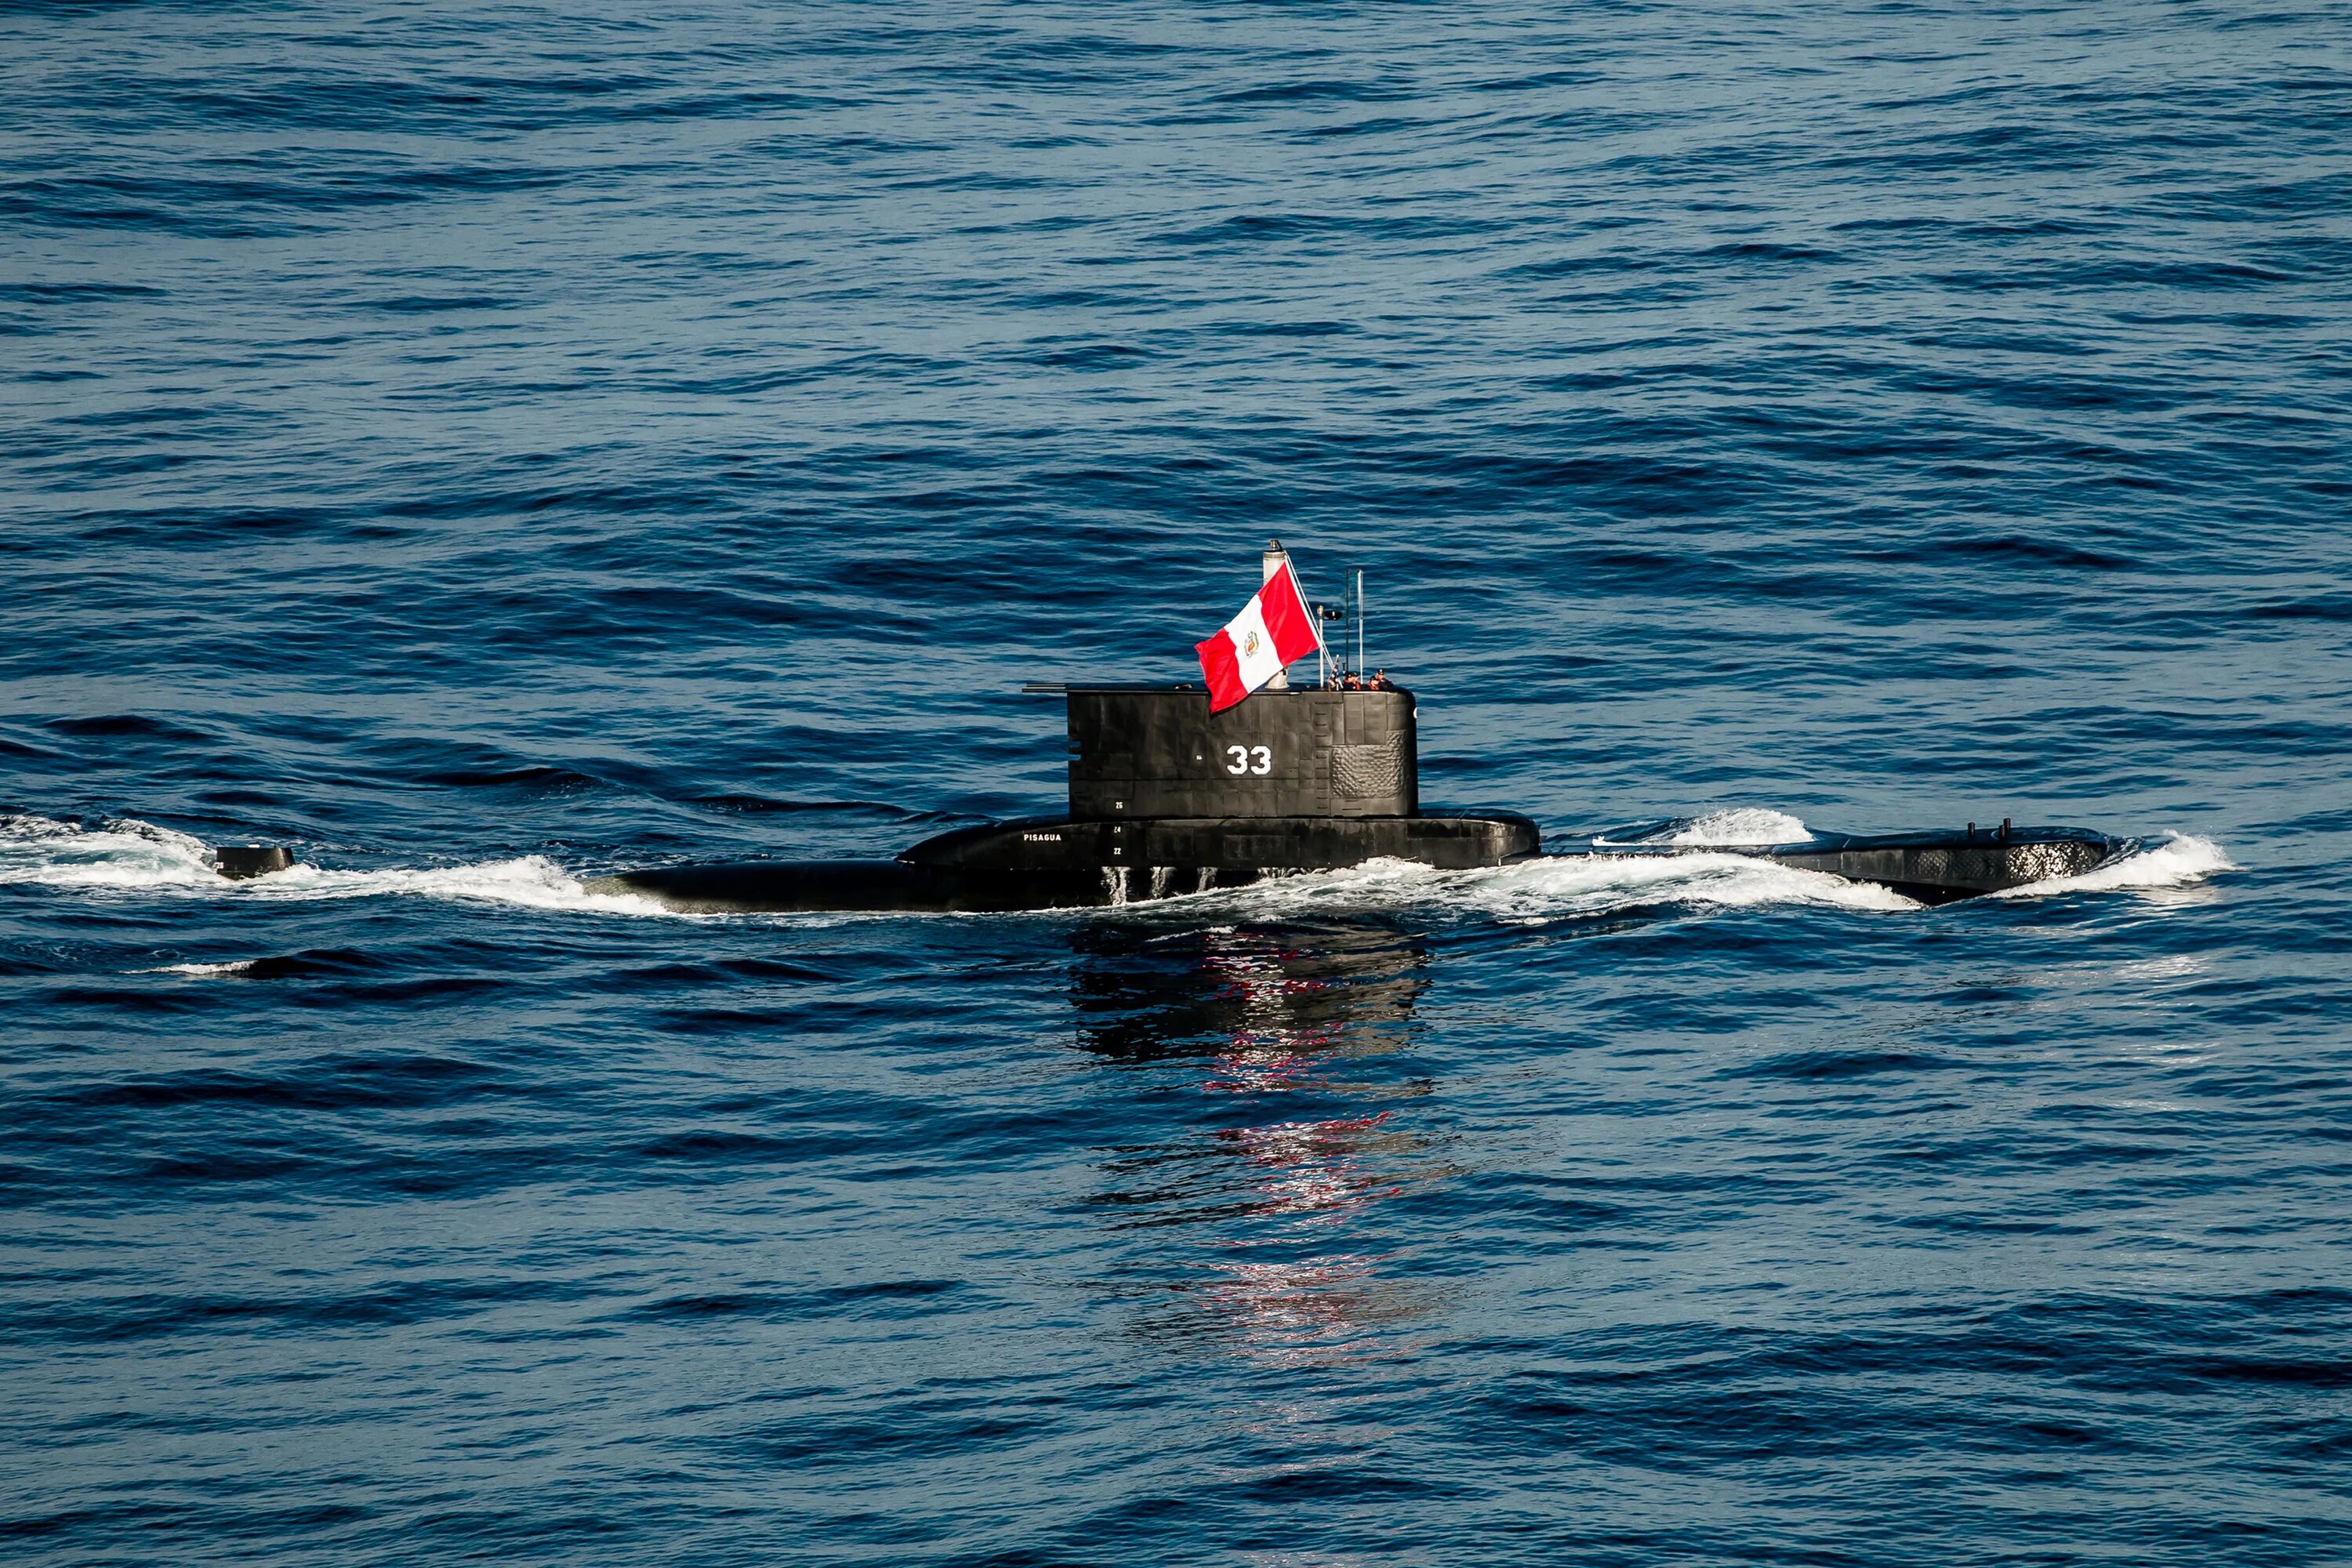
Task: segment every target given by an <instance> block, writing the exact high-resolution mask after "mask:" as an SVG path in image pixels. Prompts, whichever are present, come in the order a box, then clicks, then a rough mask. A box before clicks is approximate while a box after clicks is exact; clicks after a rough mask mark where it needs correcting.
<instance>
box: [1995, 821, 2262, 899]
mask: <svg viewBox="0 0 2352 1568" xmlns="http://www.w3.org/2000/svg"><path fill="white" fill-rule="evenodd" d="M2237 868H2238V864H2237V862H2236V861H2234V860H2232V859H2231V858H2230V857H2229V856H2228V855H2227V854H2226V853H2225V852H2224V851H2223V850H2222V848H2221V846H2220V845H2219V844H2216V843H2214V842H2213V841H2212V840H2211V839H2210V838H2200V837H2198V836H2197V835H2195V834H2192V833H2173V834H2168V835H2167V836H2166V837H2165V839H2164V842H2162V843H2160V844H2151V845H2149V846H2148V847H2146V848H2144V849H2139V850H2137V851H2135V852H2133V853H2132V854H2129V855H2126V856H2123V857H2121V858H2117V859H2114V860H2110V861H2108V862H2107V863H2106V864H2105V865H2104V866H2095V867H2093V868H2091V869H2090V870H2087V871H2085V872H2084V873H2083V874H2082V875H2081V876H2079V877H2053V878H2051V879H2049V880H2048V881H2046V882H2029V883H2027V884H2026V885H2025V886H2024V887H2022V888H2011V889H2008V890H2007V891H2005V892H2000V893H1996V894H1994V895H1993V896H1994V897H1995V898H1999V899H2041V898H2048V897H2050V896H2051V895H2053V894H2055V893H2114V892H2121V891H2124V890H2126V889H2134V888H2185V887H2188V886H2189V885H2191V884H2192V883H2197V882H2202V881H2204V880H2205V879H2207V878H2209V877H2212V876H2215V875H2217V874H2219V873H2221V872H2223V871H2234V870H2236V869H2237Z"/></svg>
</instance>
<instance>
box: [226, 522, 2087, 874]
mask: <svg viewBox="0 0 2352 1568" xmlns="http://www.w3.org/2000/svg"><path fill="white" fill-rule="evenodd" d="M1262 576H1263V582H1262V585H1261V587H1260V588H1259V590H1258V592H1257V594H1256V595H1254V596H1253V597H1252V598H1251V600H1250V602H1249V604H1248V605H1246V606H1245V607H1244V609H1243V611H1242V613H1241V614H1240V615H1238V616H1234V619H1233V620H1232V621H1231V622H1229V623H1228V624H1227V625H1226V626H1225V627H1224V628H1223V630H1221V631H1219V632H1218V633H1217V634H1216V635H1215V636H1213V637H1209V638H1206V639H1204V640H1203V641H1202V642H1201V643H1200V644H1198V645H1197V648H1196V651H1197V652H1198V653H1199V654H1200V656H1201V668H1202V683H1201V684H1200V685H1197V686H1194V685H1180V686H1066V687H1063V686H1033V687H1031V688H1030V689H1031V690H1033V691H1045V692H1059V693H1060V694H1061V695H1062V696H1063V698H1064V700H1065V702H1066V710H1067V719H1068V727H1069V805H1068V809H1067V810H1066V812H1064V813H1063V814H1061V815H1059V816H1033V817H1023V818H1019V819H1017V820H1014V821H1011V822H999V823H987V824H983V825H982V826H973V827H961V828H958V829H956V830H954V831H953V832H950V833H944V834H941V835H940V836H939V837H936V838H929V839H926V840H924V841H923V842H922V843H920V844H918V845H915V846H914V847H911V848H909V849H907V850H905V851H904V852H902V853H901V854H899V855H898V857H897V858H895V859H891V860H879V861H816V862H801V863H791V862H780V861H772V860H750V861H738V862H732V863H727V864H717V865H698V866H665V867H657V868H649V869H646V870H638V871H624V872H621V873H619V874H617V875H615V876H610V877H602V878H598V879H594V880H592V881H591V882H589V883H588V888H589V890H590V891H592V892H603V893H630V894H635V895H637V896H639V897H642V898H647V899H652V900H656V901H658V902H660V903H662V904H665V905H667V906H668V907H670V908H672V909H676V910H683V911H696V912H703V911H708V912H755V911H808V912H814V911H824V910H974V911H983V910H1044V909H1072V908H1087V907H1099V906H1105V905H1122V904H1132V903H1139V902H1143V901H1145V900H1152V899H1160V898H1167V897H1170V896H1172V895H1175V894H1180V893H1192V892H1202V891H1206V890H1208V889H1213V888H1233V887H1241V886H1244V885H1246V884H1249V883H1252V882H1255V881H1259V880H1261V879H1265V878H1269V877H1279V876H1286V875H1290V874H1294V873H1297V872H1303V871H1329V870H1339V869H1342V868H1347V867H1350V866H1359V865H1361V864H1363V863H1364V862H1366V861H1368V860H1374V859H1381V858H1390V859H1398V860H1408V861H1417V862H1419V863H1420V864H1422V865H1424V866H1431V867H1435V868H1441V869H1447V870H1453V869H1468V868H1475V867H1483V866H1502V865H1508V864H1511V863H1513V862H1515V861H1520V860H1526V859H1529V858H1535V857H1537V856H1541V855H1550V856H1577V857H1602V856H1613V857H1635V856H1638V857H1652V856H1669V855H1693V854H1709V855H1747V856H1753V857H1756V858H1761V859H1767V860H1772V861H1776V862H1778V863H1780V864H1781V865H1784V866H1794V867H1797V868H1801V869H1804V870H1808V871H1825V872H1828V873H1829V874H1830V875H1832V876H1835V877H1843V878H1845V879H1848V880H1852V881H1862V882H1877V883H1881V884H1883V885H1885V886H1886V887H1888V888H1891V889H1894V890H1895V891H1896V892H1898V893H1901V894H1903V895H1905V896H1906V897H1908V898H1911V899H1915V900H1918V901H1920V902H1922V903H1929V904H1938V903H1946V902H1949V901H1950V900H1955V899H1965V898H1969V897H1971V896H1974V895H1977V894H1980V893H1992V892H1999V891H2001V890H2002V889H2009V888H2017V887H2022V886H2024V885H2025V884H2027V883H2030V882H2040V881H2045V880H2048V879H2052V878H2056V877H2070V876H2076V875H2079V874H2081V873H2082V872H2084V871H2087V870H2090V869H2091V868H2094V867H2095V866H2097V865H2099V864H2101V863H2102V862H2104V861H2105V860H2108V859H2110V858H2115V857H2116V856H2117V855H2119V854H2121V853H2124V852H2125V851H2126V847H2127V846H2126V844H2125V843H2124V842H2121V841H2117V840H2115V839H2111V838H2109V837H2105V835H2102V834H2098V833H2091V832H2085V831H2083V830H2081V829H2077V828H2066V827H2015V826H2011V824H2010V823H2008V822H2003V823H2001V825H2000V826H1999V827H1997V828H1986V829H1981V830H1980V829H1979V828H1978V827H1977V826H1975V825H1974V824H1970V825H1969V826H1968V827H1966V828H1965V829H1954V830H1950V831H1943V832H1926V833H1898V834H1888V835H1884V836H1879V837H1852V836H1846V835H1837V834H1814V835H1811V836H1810V837H1805V838H1802V839H1799V840H1795V841H1793V842H1790V843H1785V844H1738V845H1730V844H1707V845H1699V844H1691V843H1684V842H1678V841H1677V832H1676V830H1677V829H1679V828H1681V827H1683V826H1685V825H1684V824H1682V823H1679V822H1675V823H1666V824H1660V825H1654V826H1651V827H1649V828H1647V829H1637V830H1632V831H1626V830H1619V831H1620V832H1621V833H1622V834H1623V836H1622V837H1618V836H1615V835H1599V836H1594V837H1586V838H1579V839H1571V840H1569V841H1567V842H1565V843H1561V844H1556V845H1555V846H1554V847H1551V848H1550V849H1546V848H1544V847H1543V845H1542V832H1541V830H1540V829H1539V828H1538V826H1536V824H1535V822H1534V821H1533V820H1531V819H1530V818H1528V817H1525V816H1519V815H1518V814H1517V813H1516V812H1506V811H1476V812H1450V811H1447V812H1436V813H1429V812H1424V811H1423V809H1422V805H1421V783H1420V768H1419V756H1418V753H1417V752H1416V750H1415V731H1414V722H1415V720H1416V718H1417V717H1418V713H1419V710H1418V708H1417V707H1416V705H1415V700H1414V698H1413V694H1412V692H1411V691H1408V690H1404V689H1401V688H1391V687H1389V686H1388V685H1387V684H1386V682H1385V681H1379V680H1376V681H1373V682H1369V683H1368V682H1366V681H1365V680H1364V679H1363V677H1362V666H1363V658H1362V635H1363V595H1362V585H1361V579H1362V574H1360V573H1359V574H1356V582H1355V584H1354V585H1353V586H1352V587H1351V590H1350V593H1349V597H1348V602H1347V603H1346V604H1345V605H1342V606H1340V607H1338V608H1336V609H1328V608H1325V607H1323V606H1318V605H1308V604H1307V601H1306V600H1305V599H1304V598H1303V597H1302V596H1301V595H1300V594H1299V591H1298V584H1297V577H1296V575H1295V574H1294V573H1293V571H1292V569H1291V563H1290V559H1289V556H1288V555H1287V554H1286V552H1284V551H1283V549H1282V547H1281V545H1280V543H1279V542H1273V543H1271V544H1270V545H1269V548H1268V549H1267V550H1266V552H1265V557H1264V560H1263V563H1262ZM1326 619H1331V620H1352V622H1353V627H1352V629H1353V630H1354V632H1355V634H1356V638H1357V647H1356V650H1355V653H1356V658H1355V661H1354V668H1353V670H1352V671H1350V672H1347V673H1344V674H1342V675H1341V676H1339V678H1337V679H1335V678H1334V677H1333V675H1332V673H1331V671H1332V670H1333V669H1334V668H1338V667H1336V666H1335V665H1334V663H1333V661H1332V659H1331V656H1330V653H1329V650H1328V647H1327V646H1326V644H1325V640H1324V637H1323V634H1322V628H1321V623H1322V622H1323V621H1325V620H1326ZM1309 655H1313V656H1315V657H1316V658H1317V659H1318V668H1319V669H1320V670H1321V671H1322V672H1323V678H1322V679H1321V681H1320V682H1319V683H1318V685H1315V686H1312V687H1293V686H1291V685H1290V684H1289V682H1288V680H1287V678H1286V670H1287V668H1288V667H1289V666H1290V665H1292V664H1294V663H1296V662H1298V661H1300V660H1303V659H1305V658H1307V657H1308V656H1309ZM225 853H226V852H225ZM224 869H226V864H224Z"/></svg>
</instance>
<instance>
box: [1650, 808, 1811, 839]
mask: <svg viewBox="0 0 2352 1568" xmlns="http://www.w3.org/2000/svg"><path fill="white" fill-rule="evenodd" d="M1812 836H1813V830H1812V829H1811V828H1810V827H1807V826H1805V825H1804V823H1803V822H1802V821H1801V820H1800V819H1799V818H1797V817H1793V816H1790V815H1789V814H1788V813H1787V812H1785V811H1771V810H1768V809H1766V808H1764V807H1762V806H1754V805H1743V806H1739V807H1737V808H1736V809H1734V810H1731V811H1711V812H1709V813H1707V814H1706V816H1697V817H1693V818H1692V819H1691V821H1690V824H1689V826H1685V828H1684V829H1683V830H1682V831H1681V832H1679V833H1677V834H1675V836H1674V837H1672V838H1671V839H1668V840H1667V842H1668V843H1670V844H1692V845H1699V846H1702V847H1704V846H1706V845H1716V844H1796V843H1801V842H1802V841H1803V840H1805V839H1808V838H1811V837H1812Z"/></svg>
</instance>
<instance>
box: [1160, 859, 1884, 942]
mask: <svg viewBox="0 0 2352 1568" xmlns="http://www.w3.org/2000/svg"><path fill="white" fill-rule="evenodd" d="M1166 901H1167V902H1170V903H1175V904H1197V903H1202V902H1208V901H1214V902H1216V903H1218V904H1222V905H1226V906H1229V907H1230V906H1238V912H1241V913H1243V914H1244V915H1246V916H1248V917H1250V918H1253V919H1256V918H1270V917H1280V916H1284V915H1287V914H1293V913H1305V912H1307V911H1311V910H1344V909H1354V910H1361V909H1394V910H1409V909H1442V910H1452V911H1457V912H1459V911H1469V912H1474V913H1479V914H1484V915H1486V916H1488V917H1489V918H1491V919H1494V920H1498V921H1506V922H1508V923H1512V924H1529V925H1531V924H1539V923H1541V922H1543V921H1552V920H1559V919H1561V918H1563V917H1568V916H1590V915H1605V914H1608V913H1610V912H1611V911H1612V910H1624V909H1634V908H1641V907H1645V906H1650V905H1655V904H1661V903H1680V904H1702V905H1714V906H1717V907H1730V908H1744V907H1748V906H1752V905H1758V904H1812V905H1826V906H1835V907H1839V908H1843V909H1851V910H1916V909H1918V908H1920V907H1921V906H1919V905H1918V904H1916V903H1915V902H1913V901H1912V900H1909V899H1906V898H1905V897H1903V895H1902V894H1900V893H1897V892H1895V891H1894V890H1892V889H1887V888H1883V887H1880V886H1879V885H1878V884H1877V883H1875V882H1849V881H1847V880H1845V879H1843V878H1842V877H1832V876H1829V875H1827V874H1826V873H1823V872H1820V871H1805V870H1800V869H1798V868H1796V867H1793V866H1783V865H1780V864H1779V863H1778V862H1776V861H1771V860H1763V859H1759V858H1755V857H1753V856H1748V855H1708V854H1704V853H1701V854H1694V855H1670V856H1669V855H1659V856H1628V857H1622V858H1620V857H1612V856H1591V857H1586V856H1559V857H1557V858H1547V859H1536V860H1523V861H1520V862H1519V863H1518V864H1517V865H1513V866H1497V867H1493V868H1486V869H1481V870H1474V871H1437V870H1433V869H1431V868H1429V867H1426V866H1423V865H1418V864H1416V863H1414V862H1412V861H1409V860H1373V861H1369V862H1367V863H1366V864H1364V865H1361V866H1358V867H1355V868H1352V869H1349V870H1346V871H1318V872H1309V873H1307V874H1305V875H1300V876H1292V877H1283V878H1278V879H1275V880H1272V881H1266V882H1259V883H1255V884H1254V885H1252V886H1250V887H1247V888H1241V889H1232V890H1219V891H1212V892H1206V893H1193V894H1188V895H1185V896H1184V897H1183V898H1182V899H1181V900H1166ZM1151 907H1152V906H1150V905H1144V906H1141V908H1143V909H1150V908H1151Z"/></svg>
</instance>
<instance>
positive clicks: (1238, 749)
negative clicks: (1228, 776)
mask: <svg viewBox="0 0 2352 1568" xmlns="http://www.w3.org/2000/svg"><path fill="white" fill-rule="evenodd" d="M1225 755H1226V756H1228V757H1230V758H1232V759H1233V760H1232V761H1231V762H1229V763H1226V764H1225V772H1227V773H1234V774H1241V773H1255V774H1257V775H1258V776H1259V777H1261V778H1263V777H1265V775H1266V774H1267V773H1272V772H1274V752H1273V750H1272V749H1271V748H1269V747H1265V746H1227V747H1226V748H1225Z"/></svg>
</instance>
